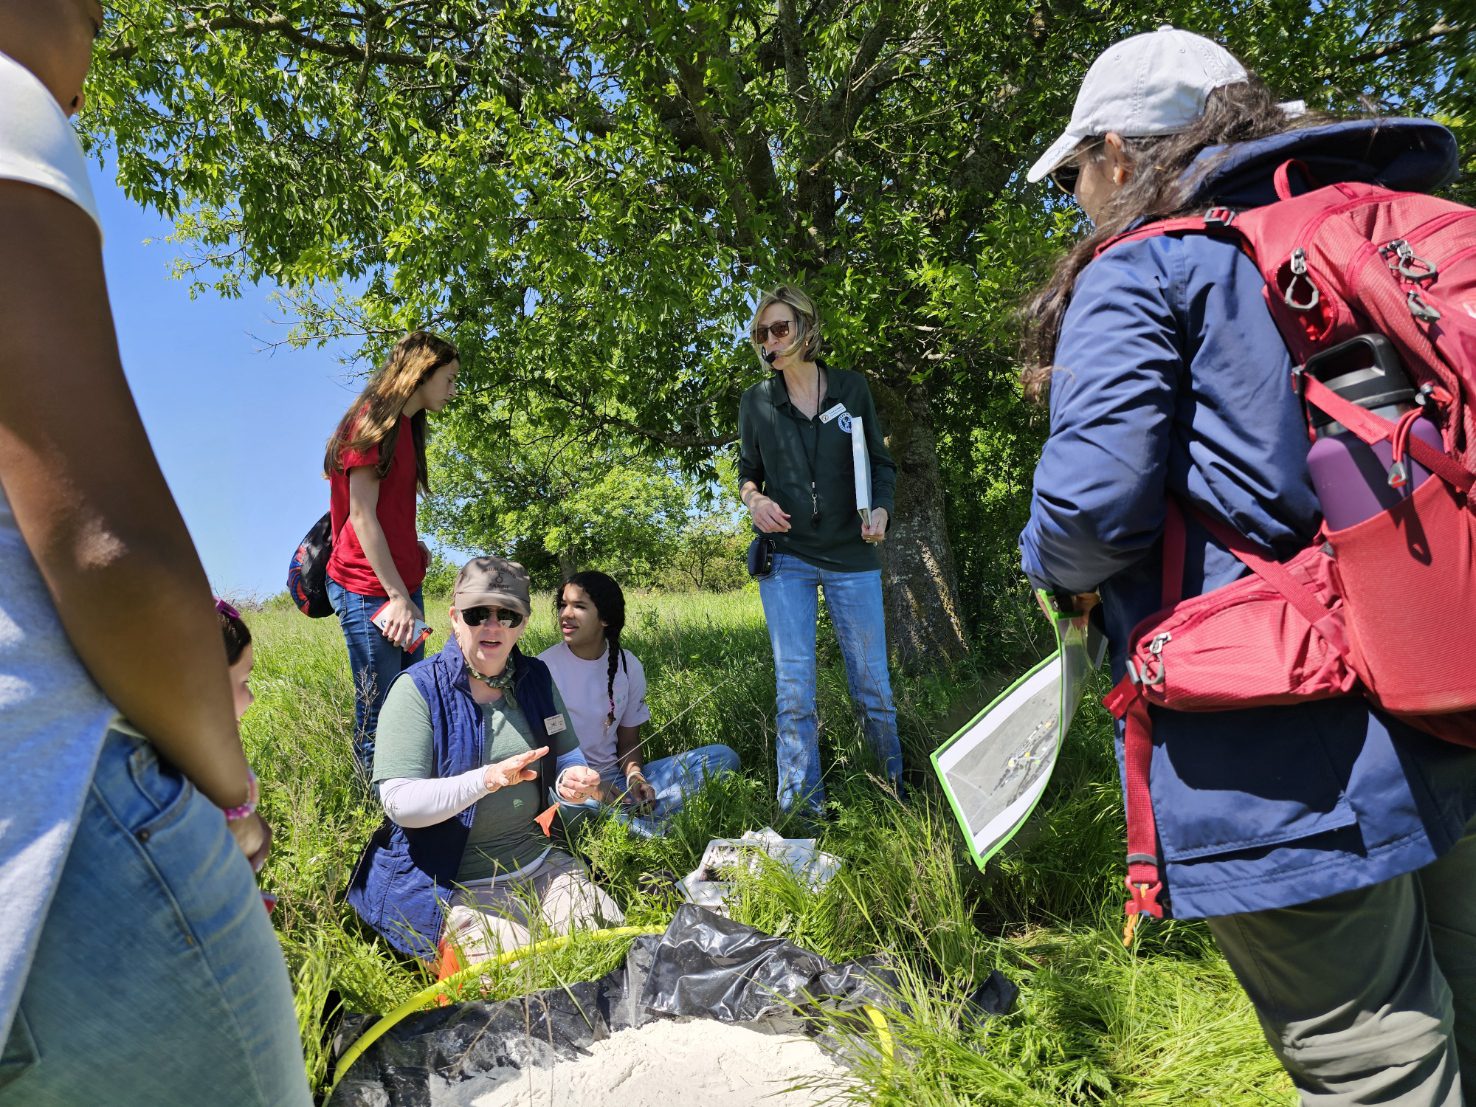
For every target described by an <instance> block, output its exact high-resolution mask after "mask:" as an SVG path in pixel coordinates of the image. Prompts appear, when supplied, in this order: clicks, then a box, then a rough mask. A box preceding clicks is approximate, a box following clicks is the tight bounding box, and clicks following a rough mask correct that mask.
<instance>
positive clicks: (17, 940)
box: [0, 54, 117, 1043]
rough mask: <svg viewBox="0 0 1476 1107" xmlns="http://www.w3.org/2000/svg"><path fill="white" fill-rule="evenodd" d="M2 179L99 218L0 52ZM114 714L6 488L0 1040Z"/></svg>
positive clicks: (35, 84)
mask: <svg viewBox="0 0 1476 1107" xmlns="http://www.w3.org/2000/svg"><path fill="white" fill-rule="evenodd" d="M5 180H12V181H25V182H27V183H29V184H34V185H38V186H40V187H41V188H46V189H50V190H51V191H53V192H57V193H60V194H61V195H62V196H65V197H66V198H67V199H69V200H72V201H73V202H74V203H76V204H77V205H78V206H79V207H81V208H82V209H83V210H84V211H86V212H87V214H88V215H90V216H92V218H93V220H94V221H96V220H97V205H96V203H95V202H94V201H93V198H92V188H91V186H90V185H89V184H88V182H87V167H86V163H85V161H84V159H83V156H82V148H81V146H80V145H79V143H78V142H77V136H76V134H75V133H74V132H73V130H72V128H71V125H70V124H69V123H68V122H67V118H66V116H65V115H64V114H63V113H62V111H61V109H60V108H59V107H57V104H56V101H55V100H54V99H53V98H52V96H51V93H49V92H47V91H46V88H45V86H44V85H42V84H41V82H40V81H38V80H37V79H36V78H35V77H34V76H33V75H32V74H31V73H30V71H29V70H27V69H25V68H23V67H22V66H21V65H20V64H19V63H17V62H15V61H14V60H12V59H11V58H9V57H6V56H5V55H4V54H0V187H12V186H9V185H6V184H4V181H5ZM14 264H17V260H16V259H15V258H0V265H14ZM3 387H5V381H4V378H3V377H0V388H3ZM116 716H117V711H116V710H115V709H114V708H113V706H112V705H111V704H110V703H108V701H107V700H106V699H105V698H104V697H103V694H102V692H101V691H100V690H99V689H98V687H97V685H96V684H94V683H93V682H92V678H91V677H90V676H88V675H87V671H86V670H85V669H84V668H83V667H82V663H81V662H80V661H78V660H77V655H76V653H75V652H74V651H73V650H72V645H71V643H70V642H69V641H68V640H67V636H66V633H65V632H64V631H63V630H62V627H61V622H60V620H59V619H58V618H57V614H56V609H55V607H53V606H52V602H51V595H50V594H49V593H48V592H47V591H46V585H45V583H44V582H43V581H42V579H41V574H40V573H39V572H38V571H37V569H36V562H35V560H34V559H33V558H32V557H31V552H30V550H29V549H27V547H26V544H25V542H24V540H22V538H21V535H20V531H19V530H18V529H17V528H16V525H15V517H14V516H13V515H12V514H11V510H10V504H9V502H8V501H7V500H6V499H5V495H4V492H3V491H0V1043H3V1042H4V1041H5V1039H6V1038H7V1037H9V1035H10V1025H11V1023H12V1021H14V1019H15V1011H16V1007H17V1006H18V1005H19V1003H20V996H21V992H22V990H23V989H24V987H25V982H26V974H27V972H29V971H30V965H31V960H32V958H33V957H34V956H35V952H36V941H37V939H38V938H39V937H40V934H41V925H42V923H43V922H44V921H45V919H46V912H47V909H48V907H49V906H50V904H51V897H52V895H53V893H54V892H55V890H56V884H57V881H58V879H59V878H60V877H61V871H62V865H63V864H64V863H65V862H66V858H67V851H68V850H69V849H70V848H71V844H72V837H73V835H74V834H75V832H76V828H77V822H78V820H79V818H80V817H81V814H82V801H83V799H84V798H85V796H86V794H87V789H88V786H89V785H90V784H91V782H92V773H93V769H94V767H95V765H96V763H97V752H98V750H99V749H100V748H101V746H102V741H103V737H104V735H105V734H106V733H107V728H108V725H109V724H110V723H111V722H112V720H113V719H114V718H115V717H116Z"/></svg>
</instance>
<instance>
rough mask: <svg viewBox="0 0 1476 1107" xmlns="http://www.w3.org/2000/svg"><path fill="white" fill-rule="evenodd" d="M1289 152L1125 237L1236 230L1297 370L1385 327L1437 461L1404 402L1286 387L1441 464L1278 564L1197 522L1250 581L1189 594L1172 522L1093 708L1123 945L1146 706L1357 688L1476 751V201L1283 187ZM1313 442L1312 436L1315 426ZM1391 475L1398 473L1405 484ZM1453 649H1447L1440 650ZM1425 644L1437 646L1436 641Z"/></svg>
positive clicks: (1142, 803)
mask: <svg viewBox="0 0 1476 1107" xmlns="http://www.w3.org/2000/svg"><path fill="white" fill-rule="evenodd" d="M1293 173H1299V174H1300V175H1301V176H1302V177H1303V178H1304V179H1308V180H1310V174H1309V173H1308V172H1307V170H1306V167H1305V166H1303V165H1302V164H1301V163H1300V162H1296V161H1288V162H1286V163H1284V164H1283V165H1282V166H1281V167H1280V168H1279V169H1278V170H1277V171H1276V176H1275V185H1276V194H1277V196H1278V197H1279V199H1278V200H1277V201H1276V202H1274V203H1271V204H1268V205H1266V206H1264V207H1259V208H1254V209H1252V210H1249V211H1244V212H1236V211H1232V210H1230V209H1226V208H1215V209H1211V210H1210V211H1208V212H1206V213H1205V214H1204V215H1203V216H1196V217H1190V218H1183V219H1169V220H1164V221H1161V222H1158V223H1154V224H1150V225H1147V226H1144V227H1141V228H1138V229H1136V230H1133V231H1129V232H1127V233H1125V234H1123V235H1120V236H1118V237H1116V238H1114V239H1112V240H1110V241H1108V242H1107V243H1104V244H1103V246H1102V247H1101V249H1100V250H1099V254H1100V253H1101V252H1102V251H1105V250H1108V249H1110V248H1111V247H1112V246H1114V245H1116V244H1118V243H1120V242H1125V241H1131V240H1135V239H1140V238H1147V237H1151V236H1155V235H1162V234H1171V235H1179V234H1211V235H1215V236H1217V237H1223V238H1226V239H1229V240H1231V241H1234V242H1235V243H1236V244H1237V245H1238V246H1239V247H1240V248H1241V249H1242V250H1243V251H1244V252H1245V253H1246V254H1247V255H1248V256H1249V257H1250V258H1251V259H1252V260H1253V261H1254V262H1255V263H1256V266H1257V268H1258V269H1259V270H1260V271H1261V274H1262V276H1264V277H1265V279H1266V292H1265V295H1266V302H1267V304H1268V305H1270V308H1271V315H1272V317H1273V318H1274V319H1275V321H1276V325H1277V328H1278V329H1279V330H1280V332H1281V335H1282V338H1283V339H1285V341H1286V344H1287V348H1288V349H1289V351H1290V353H1291V357H1292V361H1293V362H1294V363H1297V364H1298V365H1299V366H1300V365H1305V363H1306V362H1307V361H1308V359H1309V358H1311V357H1312V356H1313V355H1315V354H1317V353H1318V352H1319V351H1324V350H1328V349H1331V348H1332V347H1334V346H1336V345H1337V344H1339V343H1341V342H1344V341H1346V340H1349V339H1352V338H1355V337H1357V336H1360V335H1367V334H1370V333H1372V334H1376V335H1382V336H1383V337H1384V338H1386V339H1388V340H1389V341H1390V342H1391V343H1392V344H1393V346H1394V348H1395V349H1396V350H1397V352H1398V354H1399V357H1400V360H1401V361H1402V362H1403V367H1404V369H1405V370H1406V371H1407V372H1408V374H1409V377H1410V379H1411V381H1412V382H1413V384H1414V386H1415V387H1416V388H1418V389H1419V390H1420V400H1421V402H1422V404H1423V407H1424V412H1423V414H1424V415H1427V416H1428V417H1430V418H1431V419H1433V421H1434V422H1435V424H1436V425H1437V426H1438V427H1439V430H1440V437H1441V440H1442V442H1443V444H1444V447H1445V450H1444V452H1443V453H1442V452H1441V451H1440V450H1437V449H1435V448H1434V447H1432V446H1430V445H1429V444H1427V443H1425V442H1423V441H1421V440H1420V439H1419V438H1418V437H1415V436H1414V435H1412V434H1410V426H1411V422H1412V420H1413V419H1414V418H1417V417H1419V413H1412V414H1410V415H1407V416H1405V417H1404V418H1401V419H1400V420H1399V421H1398V422H1391V421H1389V420H1386V419H1383V418H1381V417H1379V416H1377V415H1375V414H1373V413H1372V412H1370V411H1369V410H1367V409H1366V408H1363V407H1360V406H1358V405H1357V404H1354V403H1352V402H1350V401H1349V400H1347V399H1344V398H1343V397H1341V396H1339V395H1338V394H1337V393H1336V392H1334V391H1333V390H1332V389H1330V388H1328V387H1327V386H1326V385H1325V384H1323V383H1321V382H1320V381H1318V380H1316V379H1315V378H1313V377H1312V376H1311V375H1309V374H1304V373H1302V372H1301V370H1300V369H1298V370H1297V371H1296V372H1295V373H1294V374H1293V381H1292V386H1293V388H1295V389H1296V390H1298V392H1299V393H1300V394H1301V396H1302V398H1303V400H1304V401H1305V403H1306V404H1307V405H1310V406H1312V407H1316V408H1318V409H1320V410H1321V411H1323V412H1325V413H1326V414H1327V415H1328V416H1330V417H1331V418H1332V419H1334V420H1336V421H1337V422H1338V423H1341V424H1342V425H1343V427H1345V428H1346V429H1347V430H1349V431H1351V432H1352V433H1353V434H1355V435H1356V436H1357V437H1358V438H1360V439H1362V440H1363V441H1364V442H1366V443H1368V444H1369V445H1373V444H1374V443H1376V442H1384V441H1387V442H1390V443H1392V447H1393V451H1392V458H1393V462H1394V466H1402V464H1403V461H1404V459H1405V458H1406V457H1408V458H1410V459H1412V460H1413V461H1415V462H1418V463H1419V464H1420V465H1421V466H1423V467H1424V468H1425V469H1426V470H1428V471H1429V472H1430V473H1431V474H1432V475H1431V477H1430V478H1429V479H1427V480H1425V481H1424V483H1423V484H1421V485H1420V486H1419V487H1418V488H1416V489H1415V490H1414V491H1413V493H1411V494H1409V495H1408V496H1407V498H1405V499H1402V500H1400V501H1399V502H1398V503H1397V504H1396V505H1395V506H1394V507H1393V508H1390V509H1389V510H1386V511H1383V512H1380V513H1378V514H1376V515H1374V516H1373V517H1371V518H1368V519H1366V520H1364V521H1363V522H1361V523H1358V524H1356V525H1353V526H1349V527H1347V528H1345V529H1343V530H1329V529H1328V528H1327V526H1326V525H1325V524H1324V526H1323V529H1322V532H1321V533H1320V534H1319V535H1318V536H1317V539H1316V540H1315V541H1314V543H1313V544H1312V545H1311V546H1309V547H1308V548H1307V549H1305V550H1303V551H1302V552H1301V553H1299V554H1297V555H1296V556H1295V557H1293V558H1292V559H1290V560H1289V561H1286V562H1277V561H1274V560H1272V559H1270V558H1268V557H1266V556H1265V555H1264V554H1262V553H1260V552H1259V551H1258V550H1257V549H1256V548H1255V547H1254V546H1253V545H1252V544H1251V543H1250V542H1249V541H1248V540H1247V539H1246V538H1245V537H1244V536H1242V535H1240V534H1238V533H1237V532H1236V531H1235V530H1234V529H1233V528H1231V527H1230V526H1228V525H1227V524H1226V523H1224V522H1223V521H1221V520H1217V519H1212V518H1209V517H1207V516H1204V515H1203V514H1200V513H1196V518H1197V519H1198V520H1199V521H1200V522H1201V523H1202V524H1203V525H1204V526H1205V527H1206V528H1207V529H1208V530H1209V532H1210V533H1211V534H1212V535H1213V536H1214V537H1215V538H1216V539H1217V540H1218V541H1220V542H1221V543H1222V544H1223V545H1225V546H1226V547H1227V548H1228V549H1229V550H1230V551H1231V552H1232V553H1234V554H1235V556H1236V557H1238V558H1239V559H1240V560H1241V561H1242V562H1244V563H1245V564H1246V565H1247V566H1248V567H1249V568H1250V569H1251V570H1252V572H1251V573H1250V574H1249V575H1247V576H1244V577H1242V578H1241V579H1239V580H1237V581H1236V582H1234V583H1233V584H1230V585H1227V586H1225V587H1223V588H1218V589H1215V590H1214V591H1213V592H1208V593H1205V594H1204V595H1200V596H1194V597H1191V598H1189V599H1187V600H1181V596H1182V590H1181V589H1182V581H1183V566H1184V520H1183V516H1182V514H1181V512H1180V509H1179V508H1178V506H1177V505H1176V504H1174V503H1173V502H1172V501H1171V502H1170V504H1169V511H1168V514H1167V519H1166V522H1165V526H1164V539H1163V582H1164V586H1163V607H1162V609H1161V610H1159V611H1157V612H1155V613H1154V614H1153V615H1150V616H1149V617H1148V618H1146V619H1144V620H1143V621H1142V622H1141V623H1139V624H1138V625H1137V626H1136V627H1135V628H1134V629H1133V633H1132V637H1131V640H1130V642H1129V652H1128V660H1127V672H1126V675H1125V676H1124V677H1123V678H1122V680H1120V681H1119V682H1118V683H1117V685H1116V687H1114V688H1113V689H1112V692H1111V693H1110V694H1109V695H1108V696H1107V697H1106V698H1105V699H1104V700H1103V702H1104V703H1105V704H1106V706H1107V708H1108V709H1109V710H1110V711H1111V712H1112V713H1113V715H1115V716H1116V717H1117V718H1119V719H1123V720H1125V731H1126V734H1125V742H1126V746H1125V750H1124V762H1125V774H1126V782H1127V788H1126V805H1127V827H1128V830H1127V836H1128V843H1127V845H1128V876H1127V881H1126V883H1127V887H1128V891H1129V892H1130V893H1131V894H1132V899H1131V900H1129V901H1128V903H1127V905H1126V910H1127V914H1128V921H1127V926H1126V927H1124V930H1123V939H1124V943H1125V944H1126V943H1127V942H1130V941H1131V939H1132V933H1133V930H1134V928H1135V926H1136V924H1137V922H1138V921H1139V920H1140V919H1141V917H1142V916H1143V915H1145V914H1146V915H1152V916H1154V917H1156V918H1161V917H1162V916H1163V906H1162V905H1161V904H1160V903H1159V902H1158V896H1159V894H1160V892H1161V891H1162V887H1163V885H1162V881H1161V878H1160V874H1159V870H1158V835H1157V828H1156V825H1155V822H1154V817H1153V806H1152V802H1151V800H1150V797H1149V791H1148V770H1149V763H1150V760H1151V757H1152V752H1153V741H1152V724H1151V722H1150V719H1149V715H1148V706H1149V705H1150V704H1152V705H1155V706H1158V707H1165V708H1170V709H1172V710H1175V711H1224V710H1228V709H1233V708H1245V707H1263V706H1269V705H1275V704H1293V703H1301V702H1305V701H1308V700H1315V699H1325V698H1329V697H1332V696H1340V695H1348V694H1350V693H1361V694H1362V695H1364V696H1366V697H1367V698H1368V699H1369V700H1370V701H1372V702H1373V703H1374V704H1376V705H1377V706H1378V707H1379V708H1381V709H1382V710H1384V711H1386V712H1388V713H1389V714H1391V715H1394V716H1397V717H1398V718H1400V719H1401V720H1403V721H1404V722H1406V723H1408V724H1410V725H1412V726H1415V727H1418V728H1419V729H1421V730H1424V731H1426V732H1428V733H1430V734H1433V735H1435V736H1437V737H1439V738H1442V739H1445V740H1447V741H1451V742H1456V743H1459V744H1462V745H1467V746H1476V665H1473V664H1472V663H1471V662H1470V660H1469V658H1470V651H1469V650H1468V649H1467V648H1466V647H1465V642H1466V641H1467V636H1468V635H1469V634H1470V633H1471V628H1472V627H1473V626H1476V586H1473V585H1476V580H1473V576H1476V513H1473V511H1472V510H1471V505H1470V504H1468V493H1469V491H1470V489H1471V487H1472V485H1473V484H1476V474H1473V472H1472V466H1473V464H1476V209H1472V208H1468V207H1464V206H1462V205H1460V204H1455V203H1451V202H1449V201H1445V200H1439V199H1436V198H1434V197H1432V196H1427V195H1424V194H1422V193H1410V192H1392V191H1390V190H1388V189H1384V188H1380V187H1378V186H1375V185H1369V184H1354V183H1344V184H1335V185H1330V186H1328V187H1325V188H1315V189H1312V190H1311V191H1307V192H1304V193H1302V194H1300V195H1294V194H1293V187H1292V175H1293ZM1309 437H1311V430H1310V427H1309ZM1402 475H1403V469H1402V468H1400V469H1399V476H1396V475H1395V469H1394V468H1393V467H1391V470H1390V483H1391V484H1393V483H1395V482H1396V481H1397V480H1399V479H1402ZM1444 643H1450V644H1452V645H1455V647H1456V648H1453V649H1444V650H1442V649H1440V648H1438V647H1439V646H1440V645H1441V644H1444ZM1432 645H1433V646H1435V647H1436V648H1430V647H1431V646H1432Z"/></svg>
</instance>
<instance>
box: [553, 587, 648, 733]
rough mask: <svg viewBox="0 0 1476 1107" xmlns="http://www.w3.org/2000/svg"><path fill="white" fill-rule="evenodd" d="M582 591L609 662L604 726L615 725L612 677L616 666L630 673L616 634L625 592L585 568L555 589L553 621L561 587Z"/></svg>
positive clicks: (620, 625)
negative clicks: (590, 604)
mask: <svg viewBox="0 0 1476 1107" xmlns="http://www.w3.org/2000/svg"><path fill="white" fill-rule="evenodd" d="M571 584H572V585H574V586H575V587H576V588H583V589H584V594H585V595H587V596H588V597H589V598H590V600H591V601H592V602H593V603H594V606H595V615H596V617H597V618H599V620H600V621H601V622H602V623H604V624H605V641H606V642H607V643H609V653H610V663H609V671H608V672H607V673H606V674H605V675H606V680H605V698H606V699H608V700H609V701H610V713H609V716H608V718H607V720H606V725H607V726H614V725H615V674H616V672H617V671H619V670H618V667H619V666H621V665H624V666H625V671H626V673H627V674H628V673H629V672H630V663H629V662H628V661H626V660H625V651H624V650H622V649H621V648H620V632H621V631H622V630H624V629H625V593H624V592H622V591H621V590H620V585H619V584H617V583H616V582H615V578H614V577H610V576H607V575H606V574H604V573H601V572H599V571H598V570H596V569H586V570H585V571H584V572H582V573H575V574H574V575H573V576H571V577H570V578H569V579H568V580H566V581H564V586H563V587H561V588H560V589H559V594H558V595H557V596H556V597H555V598H554V619H555V621H557V619H558V614H559V608H561V607H562V606H563V605H564V588H567V587H568V586H569V585H571Z"/></svg>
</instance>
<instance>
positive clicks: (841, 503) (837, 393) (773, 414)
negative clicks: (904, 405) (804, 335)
mask: <svg viewBox="0 0 1476 1107" xmlns="http://www.w3.org/2000/svg"><path fill="white" fill-rule="evenodd" d="M824 368H825V396H824V398H823V399H822V400H821V401H820V411H819V413H818V414H817V415H816V416H815V418H813V419H808V418H806V417H805V416H804V415H803V414H802V413H801V412H800V411H799V410H798V409H797V408H796V407H795V406H794V404H792V403H791V402H790V399H789V389H788V388H786V387H785V385H784V374H783V373H780V372H775V373H774V374H772V375H771V376H770V377H769V379H768V380H765V381H760V382H759V383H758V384H755V385H753V386H752V387H751V388H749V389H748V390H747V391H745V392H744V393H743V399H742V401H741V402H740V403H739V405H738V437H739V455H738V487H739V488H740V489H742V487H743V485H744V483H745V482H746V481H753V483H754V484H756V485H758V487H759V490H760V491H761V492H763V493H764V495H766V496H769V497H771V498H772V499H773V500H774V501H775V502H776V503H778V505H779V506H780V507H781V508H782V509H783V510H784V511H786V512H788V513H789V531H788V532H787V533H783V534H772V535H770V537H771V538H773V539H774V548H775V549H776V550H778V551H779V552H781V553H787V554H794V555H795V556H796V557H800V558H803V559H804V560H805V561H808V562H809V563H810V564H812V565H815V566H818V567H819V568H822V569H834V570H838V571H840V572H865V571H867V570H870V569H877V568H880V566H881V562H880V559H879V558H878V556H877V552H876V547H875V546H873V545H871V544H870V543H868V542H866V541H865V540H864V539H862V537H861V517H860V516H859V515H858V514H856V477H855V472H854V470H853V467H852V461H851V417H852V416H860V418H861V419H863V420H864V422H863V424H862V429H863V430H864V431H865V432H866V448H867V452H868V453H869V454H870V455H871V506H872V507H884V508H886V509H887V516H888V519H890V517H891V514H892V491H893V488H894V487H895V486H896V483H897V466H896V464H895V463H894V462H893V461H892V455H891V454H890V453H889V452H888V451H887V445H886V442H885V441H884V440H883V437H882V428H881V423H880V421H879V420H878V419H877V416H876V405H875V403H873V402H872V399H871V389H870V388H868V387H867V385H866V378H865V377H863V376H862V375H861V374H860V373H853V372H851V371H850V370H847V369H832V368H831V367H830V366H828V365H827V366H825V367H824ZM837 408H839V410H836V409H837ZM812 472H813V475H814V481H815V496H814V501H813V504H812V500H811V494H810V479H811V474H812ZM817 509H818V512H819V522H818V524H817V523H816V522H814V521H813V519H812V516H813V515H814V514H815V511H816V510H817Z"/></svg>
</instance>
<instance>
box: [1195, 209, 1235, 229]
mask: <svg viewBox="0 0 1476 1107" xmlns="http://www.w3.org/2000/svg"><path fill="white" fill-rule="evenodd" d="M1238 214H1239V212H1237V211H1236V210H1235V209H1234V208H1227V207H1220V206H1216V207H1212V208H1210V209H1209V211H1207V212H1205V213H1204V225H1205V226H1206V227H1228V226H1229V225H1230V224H1231V223H1233V222H1235V217H1236V215H1238Z"/></svg>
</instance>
